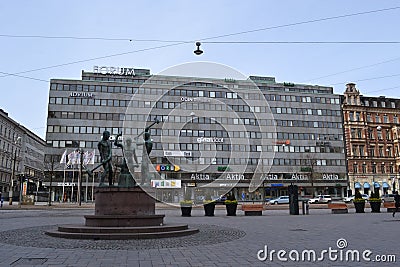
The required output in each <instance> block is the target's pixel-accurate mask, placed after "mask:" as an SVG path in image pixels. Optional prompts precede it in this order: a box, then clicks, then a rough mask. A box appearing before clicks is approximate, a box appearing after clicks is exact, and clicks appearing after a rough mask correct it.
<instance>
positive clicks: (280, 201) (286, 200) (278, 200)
mask: <svg viewBox="0 0 400 267" xmlns="http://www.w3.org/2000/svg"><path fill="white" fill-rule="evenodd" d="M268 203H269V204H271V205H274V204H289V196H280V197H277V198H274V199H271V200H270V201H268Z"/></svg>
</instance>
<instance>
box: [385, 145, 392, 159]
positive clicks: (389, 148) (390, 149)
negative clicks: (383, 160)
mask: <svg viewBox="0 0 400 267" xmlns="http://www.w3.org/2000/svg"><path fill="white" fill-rule="evenodd" d="M386 153H387V156H388V157H391V156H392V147H390V146H388V147H387V148H386Z"/></svg>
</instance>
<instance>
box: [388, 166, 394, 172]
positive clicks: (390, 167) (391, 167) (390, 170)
mask: <svg viewBox="0 0 400 267" xmlns="http://www.w3.org/2000/svg"><path fill="white" fill-rule="evenodd" d="M389 172H390V173H394V168H393V165H390V166H389Z"/></svg>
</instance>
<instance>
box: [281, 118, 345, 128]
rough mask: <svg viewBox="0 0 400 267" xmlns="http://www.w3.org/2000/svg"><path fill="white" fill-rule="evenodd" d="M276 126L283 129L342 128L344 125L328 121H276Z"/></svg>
mask: <svg viewBox="0 0 400 267" xmlns="http://www.w3.org/2000/svg"><path fill="white" fill-rule="evenodd" d="M276 125H277V126H281V127H306V128H335V129H341V128H342V123H339V122H328V121H301V120H276Z"/></svg>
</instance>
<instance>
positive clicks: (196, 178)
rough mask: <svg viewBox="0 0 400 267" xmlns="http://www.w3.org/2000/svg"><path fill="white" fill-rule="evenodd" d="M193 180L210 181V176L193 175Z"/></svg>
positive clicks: (204, 174) (205, 174)
mask: <svg viewBox="0 0 400 267" xmlns="http://www.w3.org/2000/svg"><path fill="white" fill-rule="evenodd" d="M190 179H192V180H210V175H209V174H207V173H192V175H191V176H190Z"/></svg>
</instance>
